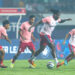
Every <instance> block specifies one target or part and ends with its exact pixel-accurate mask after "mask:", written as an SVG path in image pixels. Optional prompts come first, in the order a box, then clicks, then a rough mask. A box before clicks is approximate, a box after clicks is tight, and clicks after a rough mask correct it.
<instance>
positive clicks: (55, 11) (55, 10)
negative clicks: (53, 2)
mask: <svg viewBox="0 0 75 75" xmlns="http://www.w3.org/2000/svg"><path fill="white" fill-rule="evenodd" d="M50 11H51V12H52V13H53V14H60V10H58V9H50Z"/></svg>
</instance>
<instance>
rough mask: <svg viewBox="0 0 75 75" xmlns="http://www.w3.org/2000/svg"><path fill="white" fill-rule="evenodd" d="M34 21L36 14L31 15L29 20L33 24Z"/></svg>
mask: <svg viewBox="0 0 75 75" xmlns="http://www.w3.org/2000/svg"><path fill="white" fill-rule="evenodd" d="M34 21H35V16H34V15H31V16H30V17H29V22H30V23H31V24H33V23H34Z"/></svg>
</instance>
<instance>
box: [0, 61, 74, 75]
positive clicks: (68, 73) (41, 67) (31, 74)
mask: <svg viewBox="0 0 75 75" xmlns="http://www.w3.org/2000/svg"><path fill="white" fill-rule="evenodd" d="M48 61H49V60H36V62H35V63H36V64H37V67H36V68H35V69H30V68H29V63H28V61H27V60H17V61H16V63H15V66H14V68H12V69H11V68H10V63H11V62H10V61H9V60H5V61H4V64H5V65H7V66H8V68H6V69H2V68H0V75H75V60H72V61H71V62H70V63H69V64H68V65H67V66H61V67H60V68H58V69H57V68H56V67H54V68H53V69H47V67H46V65H47V63H48ZM51 61H53V60H51Z"/></svg>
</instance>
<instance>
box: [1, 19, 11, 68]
mask: <svg viewBox="0 0 75 75" xmlns="http://www.w3.org/2000/svg"><path fill="white" fill-rule="evenodd" d="M7 29H9V21H8V20H5V21H3V26H1V27H0V40H1V39H6V40H7V41H8V42H9V43H10V44H11V41H10V40H9V38H8V35H7V32H6V30H7ZM4 55H5V51H4V50H3V48H2V46H0V68H7V66H4V64H3V60H4Z"/></svg>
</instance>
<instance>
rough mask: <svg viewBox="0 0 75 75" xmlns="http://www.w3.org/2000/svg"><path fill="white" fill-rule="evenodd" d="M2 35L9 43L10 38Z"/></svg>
mask: <svg viewBox="0 0 75 75" xmlns="http://www.w3.org/2000/svg"><path fill="white" fill-rule="evenodd" d="M4 37H5V39H6V40H7V41H8V42H9V43H10V44H11V40H10V39H9V38H8V36H4Z"/></svg>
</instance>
